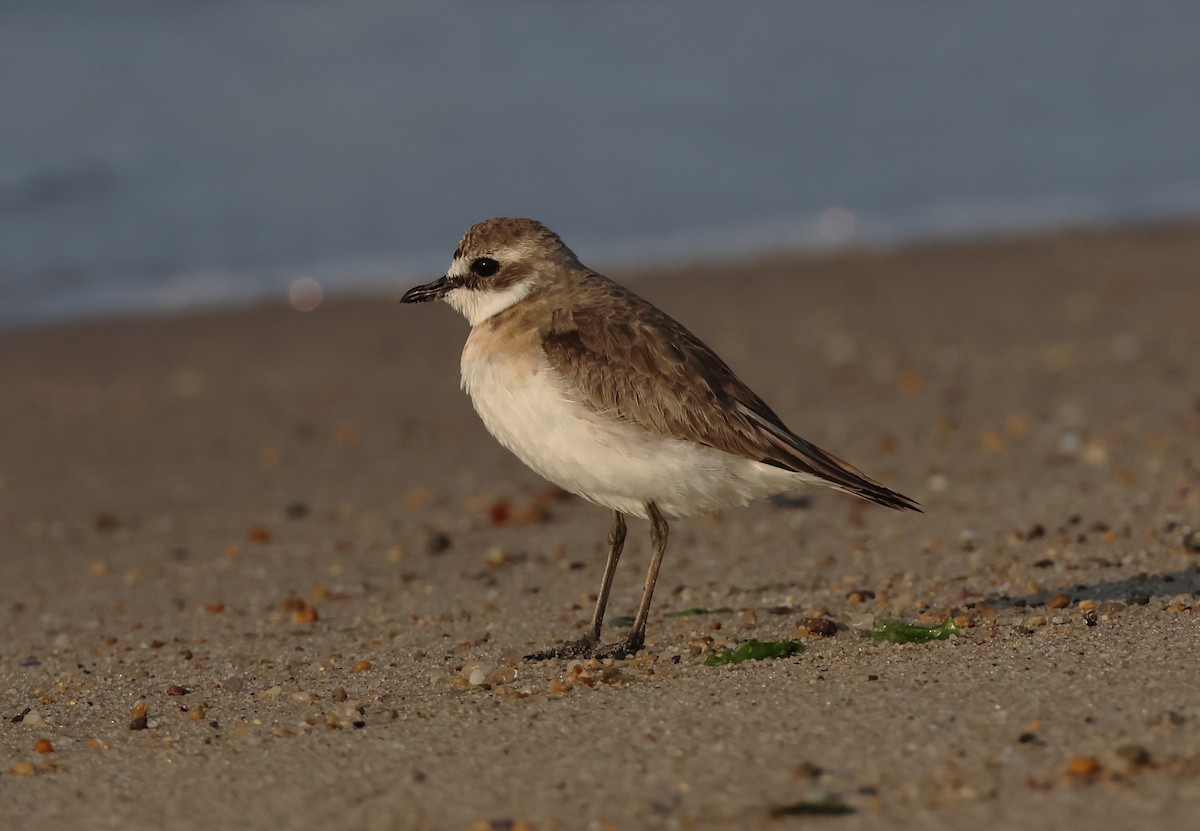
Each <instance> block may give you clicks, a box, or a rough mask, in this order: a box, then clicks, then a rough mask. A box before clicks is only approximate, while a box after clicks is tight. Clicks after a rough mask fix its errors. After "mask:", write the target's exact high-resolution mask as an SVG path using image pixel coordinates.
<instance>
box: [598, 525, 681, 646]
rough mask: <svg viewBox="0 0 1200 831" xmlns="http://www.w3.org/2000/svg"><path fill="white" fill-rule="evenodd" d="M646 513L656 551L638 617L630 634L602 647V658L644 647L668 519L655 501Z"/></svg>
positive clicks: (664, 546) (665, 548)
mask: <svg viewBox="0 0 1200 831" xmlns="http://www.w3.org/2000/svg"><path fill="white" fill-rule="evenodd" d="M646 515H647V516H648V517H649V518H650V542H651V544H652V545H653V546H654V553H653V554H651V555H650V570H649V571H648V572H646V585H645V587H644V588H643V589H642V602H641V603H640V604H639V605H638V610H637V617H635V618H634V619H633V629H631V630H630V632H629V636H628V637H626V638H625V640H623V641H619V642H618V643H614V644H609V645H608V646H605V647H601V648H600V649H599V650H598V651H597V652H596V654H597V656H599V657H602V658H624V657H625V656H626V655H633V654H634V653H635V652H637V651H638V650H639V649H641V648H642V644H643V643H644V642H645V640H646V620H647V619H648V618H649V617H650V600H651V598H653V597H654V584H655V583H657V582H658V570H659V568H660V567H661V566H662V560H663V554H664V553H666V550H667V532H668V530H669V529H668V528H667V520H666V519H665V518H664V517H663V515H662V513H661V512H660V511H659V510H658V506H657V505H655V504H654V503H653V502H647V503H646Z"/></svg>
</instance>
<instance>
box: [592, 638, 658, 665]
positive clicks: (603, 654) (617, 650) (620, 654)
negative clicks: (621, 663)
mask: <svg viewBox="0 0 1200 831" xmlns="http://www.w3.org/2000/svg"><path fill="white" fill-rule="evenodd" d="M645 639H646V636H645V635H644V634H642V633H635V634H630V636H629V637H627V638H625V640H623V641H617V642H616V643H610V644H606V645H604V646H601V647H598V648H597V649H596V650H595V657H597V658H617V659H620V658H628V657H629V656H631V655H636V654H637V653H638V650H639V649H641V648H642V645H643V642H644V641H645Z"/></svg>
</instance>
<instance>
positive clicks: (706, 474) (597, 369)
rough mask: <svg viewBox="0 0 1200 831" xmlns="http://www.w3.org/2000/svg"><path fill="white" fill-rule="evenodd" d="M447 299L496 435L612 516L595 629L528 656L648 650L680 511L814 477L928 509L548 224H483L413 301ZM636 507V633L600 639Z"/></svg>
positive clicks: (468, 383) (887, 501) (471, 390)
mask: <svg viewBox="0 0 1200 831" xmlns="http://www.w3.org/2000/svg"><path fill="white" fill-rule="evenodd" d="M437 299H442V300H445V301H446V302H447V303H449V304H450V305H451V306H453V307H454V308H455V309H456V310H458V311H459V312H461V313H462V314H463V316H464V317H466V319H467V321H468V322H470V324H471V333H470V335H469V336H468V337H467V343H466V346H465V347H464V349H463V353H462V386H463V389H464V390H466V392H467V393H468V394H469V395H470V397H471V402H472V403H473V404H474V405H475V410H476V411H477V412H478V413H479V416H480V418H482V419H483V423H484V425H485V426H486V427H487V429H488V430H489V431H490V432H491V434H492V435H493V436H495V437H496V439H498V440H499V441H500V443H501V444H502V445H504V446H505V447H506V448H508V449H509V450H511V451H512V452H513V453H514V454H516V456H517V457H518V458H519V459H520V460H521V461H523V462H524V463H525V464H526V465H528V466H529V467H531V468H532V469H533V470H535V471H536V472H538V473H540V474H541V475H542V476H544V477H545V478H546V479H549V480H550V481H551V482H553V483H554V484H556V485H558V486H559V487H561V488H563V489H564V490H567V491H570V492H571V493H574V494H578V495H579V496H582V497H583V498H584V499H587V500H589V501H591V502H595V503H596V504H598V505H603V506H604V507H606V508H609V509H610V510H611V511H612V526H611V530H610V531H609V535H608V560H607V562H606V564H605V566H604V576H603V579H602V580H601V583H600V592H599V595H598V596H597V598H596V608H595V611H594V612H593V614H592V622H591V626H590V628H589V629H588V630H587V634H585V635H584V636H583V637H582V638H579V639H577V640H573V641H568V642H565V643H562V644H561V645H559V646H557V647H553V648H550V649H547V650H544V651H542V652H538V653H535V654H533V655H530V656H528V657H529V658H530V659H535V660H540V659H547V658H552V657H572V656H587V655H597V656H613V657H623V656H625V655H629V654H632V653H635V652H637V650H639V649H640V648H641V647H642V645H643V642H644V639H645V634H646V619H647V617H648V615H649V613H650V599H651V597H652V596H653V594H654V584H655V581H656V580H657V579H658V571H659V566H660V565H661V564H662V559H663V552H664V551H665V550H666V547H667V519H666V518H667V517H686V516H695V515H697V514H704V513H708V512H710V511H714V510H716V509H718V508H724V507H729V506H736V505H745V504H747V503H748V502H750V501H752V500H755V499H762V498H765V497H769V496H774V495H778V494H781V493H788V492H792V491H796V490H798V489H801V488H803V487H804V486H806V485H824V486H827V487H832V488H836V489H838V490H841V491H845V492H847V493H851V494H854V495H855V496H859V497H862V498H863V499H867V500H870V501H871V502H877V503H879V504H880V505H885V506H887V507H889V508H895V509H898V510H914V511H919V510H920V506H919V505H918V504H917V503H916V502H914V501H913V500H912V499H909V498H908V497H907V496H903V495H902V494H899V493H897V492H896V491H893V490H889V489H888V488H885V487H884V486H883V485H881V484H879V483H878V482H876V481H874V480H872V479H870V478H868V477H867V476H865V475H864V474H862V473H861V472H859V471H858V470H856V469H855V468H853V467H851V466H850V465H848V464H846V463H845V462H843V461H842V460H841V459H838V458H837V457H836V456H834V455H833V454H831V453H827V452H826V451H824V450H822V449H821V448H819V447H817V446H816V445H814V444H812V443H811V442H808V441H806V440H804V439H802V438H800V437H799V436H797V435H796V434H795V433H793V432H792V431H791V430H789V429H788V428H787V427H786V426H785V425H784V423H783V421H782V420H781V419H780V418H779V416H777V415H776V414H775V413H774V412H773V411H772V410H771V408H770V407H768V406H767V405H766V404H765V403H764V402H763V400H762V399H761V398H759V397H758V396H757V395H755V394H754V393H753V392H752V391H751V390H750V389H749V387H747V386H746V385H745V384H743V383H742V382H741V381H740V380H738V378H737V376H736V375H734V373H733V370H731V369H730V368H729V367H728V366H727V365H726V364H725V362H724V361H722V360H721V359H720V358H718V357H717V355H716V354H715V353H714V352H713V351H712V350H711V349H709V348H708V347H707V346H705V345H704V344H703V343H702V342H701V341H700V339H699V338H697V337H696V336H695V335H693V334H692V333H691V332H689V331H688V330H687V329H685V328H684V327H683V326H682V325H680V324H679V323H677V322H676V321H675V320H673V319H672V318H671V317H669V316H668V315H667V314H666V313H664V312H662V311H660V310H659V309H657V308H656V307H654V306H652V305H651V304H650V303H648V302H646V301H645V300H643V299H642V298H640V297H638V296H637V295H636V294H634V293H633V292H631V291H630V290H628V289H626V288H624V287H622V286H620V285H618V284H617V283H614V282H613V281H612V280H609V279H608V278H607V277H604V276H602V275H600V274H597V273H596V272H595V271H592V270H591V269H589V268H587V267H586V266H585V265H583V264H582V263H581V262H580V261H579V258H578V257H576V256H575V253H574V252H573V251H571V249H570V248H568V247H567V246H566V245H565V244H564V243H563V241H562V240H561V239H560V238H559V237H558V235H557V234H555V233H554V232H553V231H551V230H550V229H548V228H547V227H546V226H544V225H542V224H541V223H539V222H536V221H534V220H531V219H512V218H507V217H501V218H497V219H489V220H486V221H484V222H480V223H478V224H477V225H474V226H473V227H471V228H470V229H469V230H468V231H467V233H466V235H465V236H463V238H462V241H461V242H460V243H459V245H458V248H457V249H456V250H455V251H454V258H453V260H452V261H451V263H450V269H449V271H448V272H447V273H446V275H445V276H444V277H441V278H440V279H437V280H435V281H433V282H432V283H428V284H427V285H423V286H417V287H416V288H413V289H410V290H409V291H408V292H406V293H405V294H404V296H403V298H402V302H404V303H423V302H425V301H428V300H437ZM626 515H631V516H636V517H641V518H643V519H649V520H650V539H651V543H652V547H653V553H652V555H651V559H650V569H649V572H648V573H647V575H646V583H645V587H644V588H643V590H642V599H641V603H640V604H639V605H638V610H637V615H636V617H635V618H634V622H633V628H632V629H631V630H630V632H629V634H628V636H627V637H626V638H625V639H624V640H622V641H619V642H617V643H614V644H612V645H610V646H605V647H601V646H599V643H600V629H601V626H602V624H603V622H604V608H605V606H606V605H607V603H608V595H609V590H610V589H611V588H612V581H613V574H614V573H615V572H616V568H617V561H618V560H619V559H620V557H621V551H622V548H623V547H624V543H625V516H626Z"/></svg>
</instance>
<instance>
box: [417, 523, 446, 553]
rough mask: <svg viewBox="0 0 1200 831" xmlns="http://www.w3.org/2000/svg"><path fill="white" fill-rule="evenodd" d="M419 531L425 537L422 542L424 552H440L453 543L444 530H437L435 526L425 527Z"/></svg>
mask: <svg viewBox="0 0 1200 831" xmlns="http://www.w3.org/2000/svg"><path fill="white" fill-rule="evenodd" d="M421 533H422V536H423V537H424V538H425V539H424V542H425V553H426V554H441V553H442V552H443V551H445V550H446V549H447V548H449V547H450V546H451V545H453V544H454V543H453V541H452V540H451V539H450V535H449V534H447V533H446V532H445V531H439V530H438V529H436V528H429V527H425V528H422V529H421Z"/></svg>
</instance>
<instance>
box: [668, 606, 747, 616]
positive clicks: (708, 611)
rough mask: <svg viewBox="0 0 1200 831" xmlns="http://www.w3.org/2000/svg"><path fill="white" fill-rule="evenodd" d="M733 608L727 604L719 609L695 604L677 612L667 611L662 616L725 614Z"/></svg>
mask: <svg viewBox="0 0 1200 831" xmlns="http://www.w3.org/2000/svg"><path fill="white" fill-rule="evenodd" d="M732 611H733V609H731V608H729V607H728V606H722V607H721V608H719V609H705V608H703V607H702V606H697V607H695V608H694V609H680V610H679V611H678V612H667V613H666V614H664V615H663V617H665V618H666V617H694V616H695V615H725V614H729V613H730V612H732Z"/></svg>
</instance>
